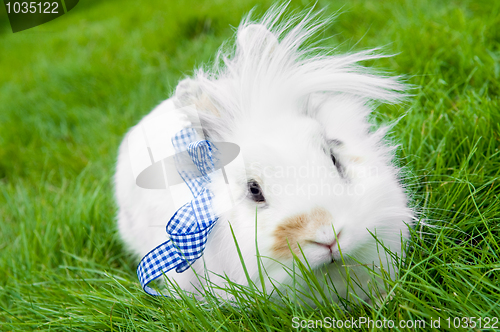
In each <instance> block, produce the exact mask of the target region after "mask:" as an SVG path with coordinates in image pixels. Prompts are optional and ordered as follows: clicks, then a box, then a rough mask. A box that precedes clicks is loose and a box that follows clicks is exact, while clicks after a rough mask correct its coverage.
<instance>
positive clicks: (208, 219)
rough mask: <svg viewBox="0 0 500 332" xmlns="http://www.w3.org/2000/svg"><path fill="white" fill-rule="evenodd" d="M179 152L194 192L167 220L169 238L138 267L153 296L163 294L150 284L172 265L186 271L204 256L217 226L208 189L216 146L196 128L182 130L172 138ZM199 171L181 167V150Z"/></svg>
mask: <svg viewBox="0 0 500 332" xmlns="http://www.w3.org/2000/svg"><path fill="white" fill-rule="evenodd" d="M172 144H173V146H174V148H175V150H176V151H177V155H176V157H175V158H176V162H177V165H178V167H177V169H178V172H179V175H180V176H181V177H182V179H183V180H184V182H185V183H186V185H187V186H188V187H189V189H190V190H191V193H192V194H193V197H194V198H193V199H192V200H191V201H190V202H188V203H186V204H184V205H183V206H182V207H181V208H179V210H177V212H175V214H174V215H173V216H172V218H170V220H169V222H168V223H167V228H166V229H167V233H168V235H169V240H168V241H166V242H164V243H162V244H160V245H159V246H158V247H156V248H154V249H153V250H151V251H150V252H149V253H148V254H146V256H144V257H143V258H142V260H141V262H140V263H139V266H138V267H137V276H138V277H139V281H140V283H141V286H142V288H143V289H144V291H145V292H146V293H148V294H150V295H160V294H158V292H156V291H155V290H153V289H152V288H151V287H149V286H148V284H149V283H150V282H151V281H153V280H154V279H156V278H158V277H160V276H161V275H162V274H163V273H166V272H168V271H170V270H172V269H173V268H175V271H176V272H177V273H181V272H184V271H185V270H186V269H187V268H189V266H191V264H193V262H194V261H196V260H197V259H198V258H200V257H201V255H202V254H203V250H204V249H205V244H206V242H207V236H208V234H209V233H210V231H211V230H212V228H213V227H214V226H215V223H216V222H217V219H218V217H217V216H215V214H214V212H213V209H212V205H211V201H212V197H213V194H212V192H210V190H209V189H208V188H207V184H208V183H210V178H209V176H208V175H209V173H211V172H213V171H214V170H215V165H214V164H215V162H216V161H217V158H216V152H217V148H216V147H215V146H214V145H213V144H212V143H210V142H209V141H206V140H198V137H197V134H196V131H195V130H194V129H193V128H187V129H183V130H181V131H180V132H178V133H177V134H176V135H174V137H173V138H172ZM186 150H187V152H188V154H189V157H190V158H191V160H192V162H193V163H194V164H195V165H196V168H197V171H198V172H195V171H192V170H191V171H190V170H185V169H183V168H182V167H179V164H181V162H180V158H181V157H179V156H180V155H182V154H181V152H183V151H186Z"/></svg>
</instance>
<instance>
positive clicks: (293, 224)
mask: <svg viewBox="0 0 500 332" xmlns="http://www.w3.org/2000/svg"><path fill="white" fill-rule="evenodd" d="M332 220H333V218H332V215H331V214H330V212H328V211H327V210H325V209H323V208H314V209H313V210H312V211H311V212H309V213H301V214H297V215H295V216H292V217H289V218H286V219H285V220H284V221H283V222H282V223H281V224H280V225H279V226H278V228H276V230H275V231H274V233H273V235H274V238H275V241H274V245H273V247H272V252H273V253H274V255H275V256H276V257H278V258H291V257H292V253H291V252H290V249H292V251H293V252H294V253H295V254H296V255H299V254H300V249H299V246H298V245H297V243H299V244H300V245H301V246H303V245H304V243H306V242H307V241H308V240H310V239H314V237H315V235H316V231H317V230H318V228H319V227H321V226H323V225H331V223H332ZM289 244H290V247H289V246H288V245H289Z"/></svg>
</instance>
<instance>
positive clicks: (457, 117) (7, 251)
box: [0, 0, 500, 331]
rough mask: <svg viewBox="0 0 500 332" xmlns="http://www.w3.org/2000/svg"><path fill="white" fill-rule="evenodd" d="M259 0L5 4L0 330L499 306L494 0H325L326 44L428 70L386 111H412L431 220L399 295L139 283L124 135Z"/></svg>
mask: <svg viewBox="0 0 500 332" xmlns="http://www.w3.org/2000/svg"><path fill="white" fill-rule="evenodd" d="M256 4H257V2H255V1H241V2H237V1H228V0H221V1H216V2H214V3H213V4H211V3H209V2H208V1H207V2H206V3H203V4H200V3H198V2H197V1H194V0H191V1H171V2H157V3H154V2H139V1H134V2H133V1H129V0H122V1H105V2H103V1H99V2H98V1H80V3H79V4H78V5H77V6H76V7H75V9H73V10H72V11H71V12H70V13H69V14H67V15H64V16H63V17H60V18H58V19H56V20H54V21H52V22H49V23H47V24H44V25H42V26H39V27H36V28H33V29H30V30H26V31H24V32H20V33H16V34H13V33H12V32H11V30H10V27H9V26H8V21H7V20H6V13H5V10H4V7H3V6H0V193H1V194H0V271H1V273H0V330H2V331H10V330H12V331H19V330H33V329H36V330H51V331H64V330H71V331H73V330H84V331H103V330H106V331H125V330H139V329H141V330H146V331H158V330H160V331H163V330H164V331H195V330H197V329H198V328H200V329H207V330H218V331H226V330H237V331H239V330H243V331H260V330H268V331H281V330H289V329H292V318H293V317H301V318H305V319H314V320H316V319H322V317H337V318H342V317H347V318H349V317H355V318H356V317H369V318H371V319H384V318H385V319H392V320H394V321H396V322H399V321H402V320H409V319H424V320H426V322H427V324H428V323H429V321H430V319H431V317H433V318H434V319H437V318H438V317H441V330H448V328H447V325H446V324H447V323H446V321H445V320H446V319H447V318H451V319H452V320H453V318H454V317H483V319H484V317H489V318H493V317H500V306H499V305H500V297H499V295H498V294H500V257H499V256H500V240H499V239H500V225H499V224H500V222H499V221H500V217H499V216H500V204H499V194H500V181H499V175H500V150H499V147H500V100H499V94H500V80H499V79H500V29H499V28H498V27H499V26H500V2H498V1H492V0H477V1H472V0H471V1H466V0H463V1H459V0H455V1H436V0H415V1H409V0H408V1H404V0H398V1H377V0H368V1H361V0H355V1H340V0H339V1H332V2H331V3H330V4H329V5H330V6H329V9H328V12H330V13H333V12H335V11H337V10H338V9H341V10H342V12H343V14H342V15H340V17H339V18H338V19H337V22H336V24H334V25H332V26H331V27H330V28H328V29H327V30H326V31H324V33H323V37H331V38H330V39H329V40H328V41H326V42H325V45H326V44H331V45H336V46H338V45H340V46H338V49H339V51H348V50H361V49H367V48H372V47H377V46H385V52H387V53H392V54H397V55H396V56H394V57H392V58H387V59H381V60H378V61H375V62H373V63H367V65H374V66H376V67H378V68H384V69H387V70H388V71H390V72H391V73H394V74H402V75H406V76H407V77H408V82H409V83H412V84H414V85H416V86H417V87H416V88H415V89H414V90H413V94H414V97H412V98H411V99H410V101H409V102H408V103H407V105H402V106H401V107H385V106H384V107H381V108H380V109H379V112H378V113H377V119H378V121H391V120H394V119H397V118H399V117H401V116H402V115H403V114H405V113H406V115H405V116H404V117H403V118H402V119H401V120H400V121H399V123H398V124H397V125H396V126H395V127H394V132H393V137H394V139H395V140H396V141H398V142H399V143H400V144H401V148H400V150H399V152H398V162H399V163H400V164H401V165H402V166H404V167H405V169H406V170H408V179H407V183H408V187H409V189H411V191H412V192H413V197H414V200H415V204H416V205H417V206H419V209H420V211H421V212H422V213H424V214H425V216H426V218H427V222H428V223H429V224H431V225H432V227H428V226H425V225H423V224H419V225H418V226H417V227H416V229H415V232H414V233H413V235H412V243H411V248H410V250H409V251H408V253H407V257H406V258H405V259H404V262H402V263H403V268H402V270H401V278H400V279H399V280H396V281H388V283H389V284H390V285H391V287H392V289H393V291H394V296H393V298H392V299H391V300H388V301H386V302H385V303H384V304H383V305H382V306H380V307H375V308H372V307H370V306H368V305H364V306H355V307H354V308H353V310H352V311H350V312H342V311H339V310H336V307H335V306H334V305H324V306H321V307H319V308H318V309H316V310H312V309H308V308H301V307H297V306H295V305H293V303H291V304H287V305H285V306H277V305H275V304H273V303H271V302H269V301H268V300H266V298H265V297H264V296H262V294H258V293H255V292H254V291H252V290H246V291H245V290H240V291H239V292H238V293H239V294H243V295H244V294H247V295H248V296H250V299H245V298H244V297H241V298H240V299H239V301H240V308H242V309H240V308H238V307H232V306H226V305H222V304H220V303H216V301H215V300H213V299H209V302H208V303H201V302H196V301H193V300H191V299H189V298H184V299H181V300H173V299H167V298H152V297H150V296H147V295H146V294H145V293H144V292H143V291H142V290H141V288H140V286H139V284H138V281H137V278H136V275H135V265H134V264H133V262H132V261H131V260H130V259H129V258H128V257H127V256H126V255H125V254H124V250H123V247H122V245H121V243H120V241H119V240H118V238H117V236H116V234H115V220H114V216H115V204H114V201H113V195H112V180H111V177H112V174H113V167H114V162H115V158H116V152H117V147H118V144H119V142H120V140H121V138H122V135H123V134H124V133H125V131H126V130H127V129H128V128H129V127H130V126H132V125H134V124H135V123H136V122H137V121H138V120H139V119H140V118H141V117H142V116H143V115H145V114H147V113H148V112H149V111H150V110H151V109H152V108H153V107H154V106H155V105H156V104H158V103H159V102H160V101H161V100H163V99H166V98H167V97H168V96H169V95H170V93H171V91H172V90H173V89H174V87H175V83H176V82H177V81H178V80H179V79H180V78H181V77H183V75H188V74H190V73H192V69H193V68H194V67H195V66H197V65H200V64H202V63H204V62H207V61H209V60H211V59H213V55H214V52H215V51H216V49H217V48H218V46H219V45H220V44H221V42H222V41H224V40H225V39H227V38H229V37H231V36H232V34H233V29H232V28H231V26H233V27H234V26H237V24H238V23H239V20H240V18H241V16H242V15H243V14H244V13H246V12H247V11H248V10H250V9H251V8H252V7H253V6H254V5H256ZM326 4H327V1H320V2H319V7H324V6H325V5H326ZM306 5H307V4H306V2H305V1H303V3H300V1H293V2H292V7H294V8H304V7H305V6H306ZM269 6H270V1H267V2H266V3H261V4H260V5H259V7H258V10H257V12H258V13H262V12H264V11H265V9H267V8H268V7H269ZM235 287H236V285H235ZM483 322H484V320H483ZM428 326H429V325H427V327H428ZM497 326H498V327H499V328H500V322H499V323H498V324H497ZM311 330H313V329H311ZM360 330H361V329H360ZM364 330H368V329H367V328H365V329H364ZM401 330H405V329H401ZM417 330H418V329H417ZM426 330H430V328H429V327H428V328H427V329H426ZM449 330H455V329H454V328H451V329H449Z"/></svg>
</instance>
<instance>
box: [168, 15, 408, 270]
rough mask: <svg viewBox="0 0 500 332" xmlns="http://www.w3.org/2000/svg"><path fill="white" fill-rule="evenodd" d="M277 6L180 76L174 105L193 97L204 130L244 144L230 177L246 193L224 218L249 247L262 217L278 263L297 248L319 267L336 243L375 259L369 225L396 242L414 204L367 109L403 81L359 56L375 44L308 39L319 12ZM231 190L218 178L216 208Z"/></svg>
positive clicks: (265, 242)
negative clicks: (337, 47) (349, 48)
mask: <svg viewBox="0 0 500 332" xmlns="http://www.w3.org/2000/svg"><path fill="white" fill-rule="evenodd" d="M279 11H280V10H279V9H278V10H275V11H271V12H270V13H269V14H267V16H266V17H265V18H264V19H263V20H262V21H261V22H259V23H252V22H250V20H249V19H246V20H244V21H243V23H242V24H241V25H240V27H239V29H238V32H237V39H236V50H235V52H234V53H233V54H226V53H224V52H223V51H221V52H220V53H219V56H218V59H219V60H220V61H218V62H219V64H218V65H217V66H216V68H214V69H212V70H199V71H198V72H197V74H196V75H195V77H194V78H193V79H186V80H184V81H182V82H181V83H180V84H179V85H178V87H177V91H176V99H177V101H178V103H179V106H186V105H193V104H194V105H195V106H196V108H197V110H198V112H199V114H198V116H199V117H200V119H201V122H202V125H203V128H204V130H205V134H206V135H207V136H208V137H209V138H210V139H213V140H214V141H228V142H233V143H236V144H238V145H239V146H240V148H241V153H242V156H243V158H244V161H245V169H242V170H241V172H240V173H239V175H237V176H234V178H232V179H229V182H230V184H231V191H232V193H233V195H234V196H235V197H239V198H241V199H240V200H239V203H238V205H237V206H235V207H234V208H232V209H230V210H229V211H226V212H224V213H222V215H221V219H223V220H228V221H229V222H230V223H231V225H232V227H233V229H234V231H235V234H236V237H237V239H238V241H239V242H241V241H243V242H244V243H239V246H240V247H241V248H242V250H243V251H246V254H247V255H249V256H250V255H255V241H254V235H255V225H257V234H258V235H257V238H258V245H259V250H260V253H261V254H262V255H263V256H268V257H271V258H273V259H275V260H277V261H280V262H282V263H285V264H286V263H287V262H291V261H292V257H293V255H292V252H293V253H295V254H296V255H297V256H298V257H303V255H305V257H306V258H307V261H308V263H309V264H310V265H311V266H312V267H316V268H318V267H320V266H325V265H328V264H330V263H332V262H334V261H338V260H340V251H341V252H342V254H343V256H344V257H345V256H346V254H347V255H349V256H351V257H353V258H355V259H357V260H359V261H361V262H373V261H377V260H378V259H377V257H378V256H377V251H378V250H377V248H376V246H377V241H376V240H375V239H374V235H376V236H377V238H378V239H379V240H380V242H382V243H383V244H384V246H387V247H390V248H391V249H393V250H395V251H399V250H400V247H401V237H402V236H403V237H405V236H407V233H408V230H407V224H408V223H410V222H411V220H412V211H411V209H409V208H408V206H407V205H408V204H407V197H406V195H405V191H404V189H403V187H402V185H401V184H400V182H399V179H398V169H397V168H396V167H395V166H394V165H393V164H392V152H391V151H392V150H393V147H391V146H389V145H388V144H387V142H385V141H384V140H383V138H384V134H385V131H384V129H378V130H371V124H370V123H369V122H368V120H367V116H368V115H369V114H370V112H371V111H372V107H373V105H374V104H375V103H376V102H386V103H395V102H397V101H399V100H400V98H402V95H403V94H402V91H403V86H402V85H401V84H400V83H399V82H398V81H397V79H395V78H391V77H386V76H382V75H377V74H375V73H373V72H372V71H370V70H368V69H366V68H364V67H362V66H360V65H358V64H357V63H358V62H359V61H362V60H368V59H374V58H377V57H379V55H376V54H374V52H373V51H368V52H361V53H356V54H349V55H331V54H330V53H328V52H326V51H324V50H323V49H320V48H306V47H304V43H305V42H306V41H307V40H308V39H309V38H310V37H311V35H312V34H314V33H315V32H316V31H318V30H319V29H320V28H322V27H323V26H324V25H325V23H326V22H325V21H321V20H320V19H318V17H317V16H316V15H308V16H306V18H301V19H298V16H297V17H296V18H293V17H292V18H291V19H290V20H285V21H284V23H281V24H280V23H276V22H277V21H279V20H278V18H279V17H280V15H281V13H280V12H279ZM291 23H296V24H295V25H293V26H292V24H291ZM226 190H227V188H226V187H225V185H224V182H223V180H221V179H219V180H217V179H215V180H214V181H213V191H214V193H215V199H214V204H215V207H216V208H217V207H220V206H226V205H227V204H228V202H221V201H220V200H219V198H218V195H217V192H219V191H220V192H223V191H224V192H225V191H226ZM220 196H221V197H222V196H224V197H227V196H225V195H220ZM256 214H257V216H256ZM209 241H210V240H209ZM218 241H220V240H218ZM227 242H228V243H230V242H233V241H232V240H231V239H227ZM220 246H221V250H222V251H223V248H224V244H221V245H220ZM244 254H245V252H244ZM236 260H237V259H236Z"/></svg>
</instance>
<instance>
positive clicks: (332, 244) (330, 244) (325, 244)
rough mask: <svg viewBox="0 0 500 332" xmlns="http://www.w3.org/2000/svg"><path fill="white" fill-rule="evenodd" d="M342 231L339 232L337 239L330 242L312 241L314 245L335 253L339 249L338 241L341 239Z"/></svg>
mask: <svg viewBox="0 0 500 332" xmlns="http://www.w3.org/2000/svg"><path fill="white" fill-rule="evenodd" d="M341 233H342V231H340V232H338V234H337V237H336V238H335V239H334V240H333V241H330V242H317V241H312V243H314V244H317V245H319V246H322V247H325V248H327V249H329V250H330V252H333V250H335V248H336V247H337V241H338V240H339V239H340V234H341Z"/></svg>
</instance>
